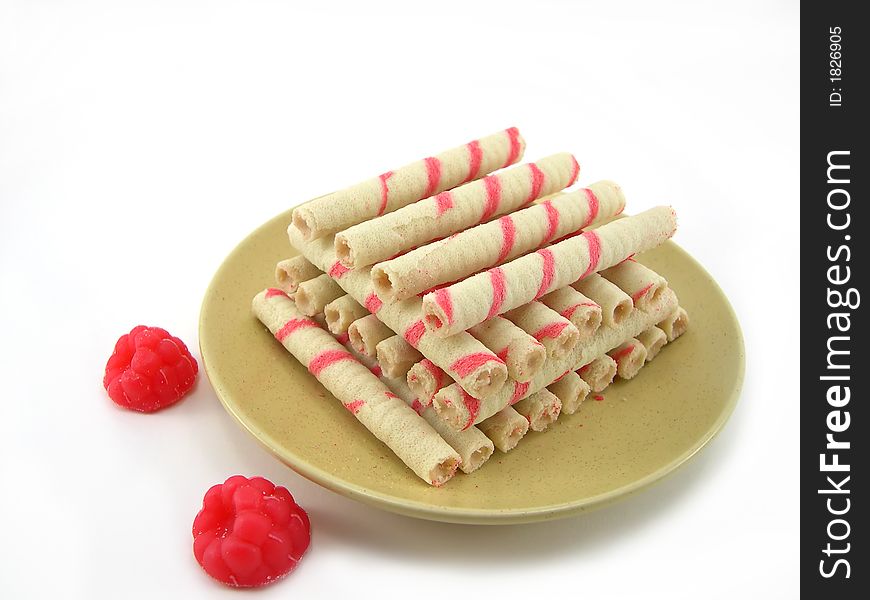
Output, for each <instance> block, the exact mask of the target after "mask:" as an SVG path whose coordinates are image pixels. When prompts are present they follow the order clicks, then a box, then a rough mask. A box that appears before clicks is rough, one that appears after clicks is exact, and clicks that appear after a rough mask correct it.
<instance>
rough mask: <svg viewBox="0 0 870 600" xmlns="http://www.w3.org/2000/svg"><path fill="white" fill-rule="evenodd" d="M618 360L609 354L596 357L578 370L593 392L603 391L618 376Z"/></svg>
mask: <svg viewBox="0 0 870 600" xmlns="http://www.w3.org/2000/svg"><path fill="white" fill-rule="evenodd" d="M616 368H617V365H616V361H615V360H613V359H612V358H610V357H609V356H608V355H607V354H602V355H601V356H599V357H597V358H595V359H594V360H592V361H591V362H589V363H587V364H585V365H583V366H582V367H580V369H579V370H578V371H577V373H578V374H579V375H580V377H582V378H583V381H585V382H586V383H588V384H589V388H590V389H591V390H592V391H593V392H596V393H598V392H602V391H604V388H606V387H607V386H608V385H610V384H611V383H612V382H613V378H614V377H616Z"/></svg>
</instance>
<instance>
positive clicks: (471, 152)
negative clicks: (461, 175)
mask: <svg viewBox="0 0 870 600" xmlns="http://www.w3.org/2000/svg"><path fill="white" fill-rule="evenodd" d="M466 148H468V177H466V178H465V181H463V182H462V183H468V182H469V181H472V180H474V179H476V178H477V174H478V173H479V172H480V163H481V161H482V160H483V150H481V149H480V142H478V141H477V140H474V141H473V142H468V144H466Z"/></svg>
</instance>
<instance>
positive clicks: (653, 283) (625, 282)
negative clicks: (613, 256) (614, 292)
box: [601, 259, 668, 310]
mask: <svg viewBox="0 0 870 600" xmlns="http://www.w3.org/2000/svg"><path fill="white" fill-rule="evenodd" d="M601 276H602V277H604V278H605V279H608V280H610V281H612V282H613V283H615V284H616V285H618V286H619V287H620V289H622V290H623V291H624V292H625V293H626V294H628V295H629V296H631V301H632V302H633V303H634V305H635V306H637V307H638V308H640V309H641V310H644V309H646V307H647V305H648V304H649V303H651V302H657V301H658V299H659V298H660V297H661V292H662V290H663V289H665V288H666V287H668V282H667V280H666V279H665V278H664V277H662V276H661V275H659V274H658V273H656V272H655V271H653V270H652V269H648V268H647V267H645V266H643V265H642V264H640V263H639V262H637V261H635V260H634V259H629V260H625V261H623V262H621V263H619V264H618V265H616V266H615V267H610V268H609V269H605V270H604V271H601Z"/></svg>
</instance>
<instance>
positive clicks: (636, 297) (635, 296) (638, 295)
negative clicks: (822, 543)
mask: <svg viewBox="0 0 870 600" xmlns="http://www.w3.org/2000/svg"><path fill="white" fill-rule="evenodd" d="M626 260H628V259H626ZM653 286H655V284H654V283H650V284H648V285H647V286H646V287H644V288H643V289H642V290H639V291H637V292H635V293H634V294H632V295H631V299H632V300H634V302H635V304H636V303H637V301H638V300H640V299H641V298H643V297H644V296H645V295H646V293H647V292H648V291H650V290H651V289H652V288H653Z"/></svg>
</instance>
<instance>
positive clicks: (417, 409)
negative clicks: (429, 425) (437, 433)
mask: <svg viewBox="0 0 870 600" xmlns="http://www.w3.org/2000/svg"><path fill="white" fill-rule="evenodd" d="M411 408H413V409H414V412H415V413H417V414H418V415H422V414H423V411H424V410H426V407H425V406H423V404H421V403H420V401H419V400H417V399H416V398H414V401H413V402H411Z"/></svg>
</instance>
